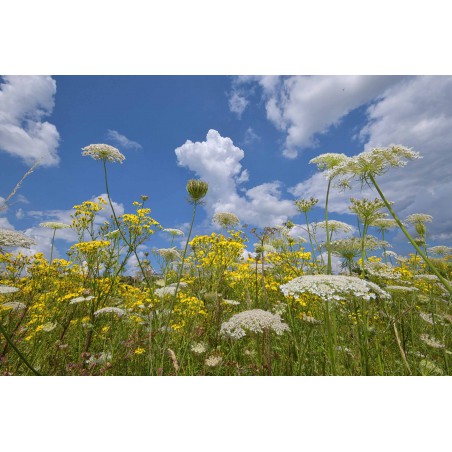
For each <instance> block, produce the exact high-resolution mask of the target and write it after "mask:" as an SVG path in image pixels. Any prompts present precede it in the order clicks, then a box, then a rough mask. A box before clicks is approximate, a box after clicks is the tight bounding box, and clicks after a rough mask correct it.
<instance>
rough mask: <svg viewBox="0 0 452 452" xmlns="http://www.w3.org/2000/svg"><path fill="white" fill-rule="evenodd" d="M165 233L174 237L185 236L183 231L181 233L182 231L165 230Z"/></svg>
mask: <svg viewBox="0 0 452 452" xmlns="http://www.w3.org/2000/svg"><path fill="white" fill-rule="evenodd" d="M163 232H168V234H171V235H172V236H176V235H180V236H182V235H184V233H183V231H181V230H180V229H172V228H165V229H163Z"/></svg>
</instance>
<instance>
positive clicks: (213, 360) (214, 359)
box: [205, 355, 223, 367]
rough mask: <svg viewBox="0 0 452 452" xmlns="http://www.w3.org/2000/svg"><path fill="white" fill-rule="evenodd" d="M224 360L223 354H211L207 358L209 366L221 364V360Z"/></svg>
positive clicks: (206, 361)
mask: <svg viewBox="0 0 452 452" xmlns="http://www.w3.org/2000/svg"><path fill="white" fill-rule="evenodd" d="M222 361H223V358H222V357H221V356H215V355H212V356H209V357H208V358H207V359H206V360H205V364H206V366H208V367H216V366H218V365H219V364H221V362H222Z"/></svg>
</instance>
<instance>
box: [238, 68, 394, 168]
mask: <svg viewBox="0 0 452 452" xmlns="http://www.w3.org/2000/svg"><path fill="white" fill-rule="evenodd" d="M401 80H402V78H401V77H398V76H380V75H379V76H353V75H340V76H333V75H326V76H302V75H296V76H291V77H276V76H263V77H241V78H238V79H236V80H235V81H234V83H235V85H237V84H242V85H245V84H250V83H255V82H257V83H258V84H259V85H260V86H261V88H262V90H263V94H264V99H265V105H266V112H267V118H268V119H269V120H270V121H271V122H272V123H273V124H274V125H275V126H276V127H277V128H278V129H280V130H281V131H283V132H284V133H285V135H286V139H285V146H284V149H283V151H282V152H283V155H284V156H285V157H286V158H290V159H292V158H296V157H297V156H298V153H299V151H300V150H302V149H304V148H313V147H316V146H317V135H319V134H324V133H327V132H328V131H329V130H330V129H331V128H332V127H334V126H337V125H338V124H339V123H340V121H341V119H342V118H344V117H345V116H346V115H347V114H348V113H350V112H351V111H353V110H355V109H356V108H358V107H360V106H362V105H364V104H367V103H368V102H371V101H372V100H374V99H375V98H377V97H378V96H380V95H382V93H384V91H385V90H386V89H387V88H389V87H391V86H393V85H394V84H397V83H399V82H400V81H401Z"/></svg>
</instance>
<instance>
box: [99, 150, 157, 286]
mask: <svg viewBox="0 0 452 452" xmlns="http://www.w3.org/2000/svg"><path fill="white" fill-rule="evenodd" d="M102 161H103V164H104V178H105V188H106V191H107V198H108V203H109V205H110V208H111V211H112V213H113V218H114V221H115V225H116V227H117V228H118V231H119V234H120V235H121V237H122V239H123V240H124V242H125V243H126V245H127V246H128V247H129V248H130V249H131V250H132V252H133V254H134V255H135V257H136V259H137V263H138V266H139V267H140V270H141V273H142V275H143V278H144V280H145V282H146V285H147V286H148V287H149V290H151V285H150V283H149V281H148V278H147V276H146V272H145V270H144V268H143V265H142V264H141V260H140V258H139V257H138V253H137V251H136V246H132V244H131V243H129V241H128V240H127V238H126V236H125V234H124V233H123V232H122V230H121V226H120V224H119V221H118V218H117V217H116V212H115V209H114V207H113V203H112V202H111V197H110V190H109V188H108V178H107V162H106V160H105V159H103V160H102ZM151 293H152V292H151Z"/></svg>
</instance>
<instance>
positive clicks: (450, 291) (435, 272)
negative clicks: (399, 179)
mask: <svg viewBox="0 0 452 452" xmlns="http://www.w3.org/2000/svg"><path fill="white" fill-rule="evenodd" d="M369 178H370V180H371V181H372V183H373V184H374V186H375V188H376V189H377V192H378V194H379V195H380V197H381V199H382V200H383V202H384V203H385V205H386V207H387V208H388V210H389V212H390V213H391V215H392V217H393V218H394V220H395V221H396V223H397V224H398V225H399V228H400V229H401V230H402V232H403V233H404V234H405V236H406V238H407V239H408V240H409V241H410V243H411V244H412V245H413V246H414V248H415V249H416V251H417V252H418V253H419V255H420V256H421V257H422V259H423V260H424V262H425V263H426V264H427V265H428V267H429V268H430V270H431V271H432V272H433V273H434V274H435V275H436V276H437V277H438V278H439V280H440V281H441V283H442V284H443V286H444V287H445V288H446V289H447V291H448V292H449V294H450V295H451V296H452V287H451V286H450V284H449V283H448V282H447V281H446V279H444V278H443V277H442V275H441V273H440V272H439V271H438V270H437V269H436V267H435V266H434V265H433V264H432V263H431V262H430V259H429V258H428V257H427V256H426V255H425V253H424V252H423V251H422V250H421V248H420V247H419V246H418V245H417V243H416V242H415V241H414V240H413V238H412V237H411V235H410V233H409V232H408V230H407V229H406V228H405V226H404V225H403V223H402V222H401V221H400V220H399V218H398V216H397V215H396V213H395V212H394V210H393V209H392V207H391V204H389V202H388V201H387V199H386V198H385V196H384V195H383V192H382V191H381V190H380V187H379V186H378V184H377V181H376V180H375V178H374V177H373V176H372V175H371V174H370V175H369Z"/></svg>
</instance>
